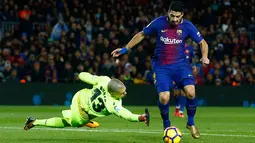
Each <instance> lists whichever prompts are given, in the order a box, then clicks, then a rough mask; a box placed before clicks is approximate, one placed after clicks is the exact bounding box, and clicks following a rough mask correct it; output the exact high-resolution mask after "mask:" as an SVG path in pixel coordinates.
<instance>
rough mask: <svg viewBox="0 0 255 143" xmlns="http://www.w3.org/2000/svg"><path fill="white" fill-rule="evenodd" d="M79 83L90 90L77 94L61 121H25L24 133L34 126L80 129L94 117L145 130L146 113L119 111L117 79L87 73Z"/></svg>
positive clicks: (123, 90)
mask: <svg viewBox="0 0 255 143" xmlns="http://www.w3.org/2000/svg"><path fill="white" fill-rule="evenodd" d="M79 79H80V80H82V81H84V82H86V83H88V84H91V85H93V88H92V89H87V88H85V89H82V90H80V91H78V92H77V93H76V94H75V95H74V97H73V99H72V104H71V106H70V107H71V110H63V111H62V115H63V117H54V118H49V119H34V118H32V117H29V118H28V119H27V121H26V123H25V127H24V129H25V130H29V129H31V128H33V127H34V126H47V127H56V128H63V127H68V126H72V127H82V126H84V125H87V124H88V123H90V121H91V120H92V119H94V118H96V117H104V116H108V115H111V114H114V115H117V116H118V117H121V118H124V119H126V120H128V121H132V122H145V123H146V125H147V126H149V112H148V109H145V113H144V114H142V115H137V114H132V113H131V112H130V111H129V110H127V109H125V108H124V107H122V100H121V99H122V98H123V97H125V96H126V94H127V92H126V87H125V85H124V84H123V83H122V82H121V81H120V80H118V79H110V78H109V77H107V76H96V75H91V74H89V73H87V72H82V73H80V74H79Z"/></svg>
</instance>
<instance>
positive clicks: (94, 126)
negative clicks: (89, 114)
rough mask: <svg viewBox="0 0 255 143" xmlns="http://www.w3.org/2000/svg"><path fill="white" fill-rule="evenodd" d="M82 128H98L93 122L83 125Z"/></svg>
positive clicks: (96, 123) (97, 124)
mask: <svg viewBox="0 0 255 143" xmlns="http://www.w3.org/2000/svg"><path fill="white" fill-rule="evenodd" d="M84 126H87V127H90V128H97V127H99V123H98V122H95V121H92V120H91V121H89V123H87V124H85V125H84Z"/></svg>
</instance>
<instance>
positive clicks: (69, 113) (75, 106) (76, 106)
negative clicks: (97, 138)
mask: <svg viewBox="0 0 255 143" xmlns="http://www.w3.org/2000/svg"><path fill="white" fill-rule="evenodd" d="M79 93H80V92H77V93H76V94H75V95H74V97H73V99H72V104H71V106H70V107H71V110H63V111H62V115H63V117H64V118H65V119H66V120H67V122H68V123H69V124H70V125H71V126H72V127H82V126H84V125H85V124H87V123H88V122H89V121H90V119H89V115H88V114H87V113H86V112H85V111H84V109H83V108H82V107H81V106H80V99H79V97H80V96H79Z"/></svg>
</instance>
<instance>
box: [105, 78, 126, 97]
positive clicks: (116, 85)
mask: <svg viewBox="0 0 255 143" xmlns="http://www.w3.org/2000/svg"><path fill="white" fill-rule="evenodd" d="M124 87H125V85H124V84H123V83H122V82H121V81H120V80H118V79H115V78H114V79H111V81H110V82H109V83H108V92H109V93H110V94H115V93H117V92H118V91H119V90H120V89H121V88H124Z"/></svg>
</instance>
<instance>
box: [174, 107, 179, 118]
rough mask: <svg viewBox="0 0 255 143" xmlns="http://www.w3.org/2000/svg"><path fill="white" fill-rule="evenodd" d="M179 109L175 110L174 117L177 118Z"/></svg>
mask: <svg viewBox="0 0 255 143" xmlns="http://www.w3.org/2000/svg"><path fill="white" fill-rule="evenodd" d="M179 112H180V108H175V112H174V116H176V117H179Z"/></svg>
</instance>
